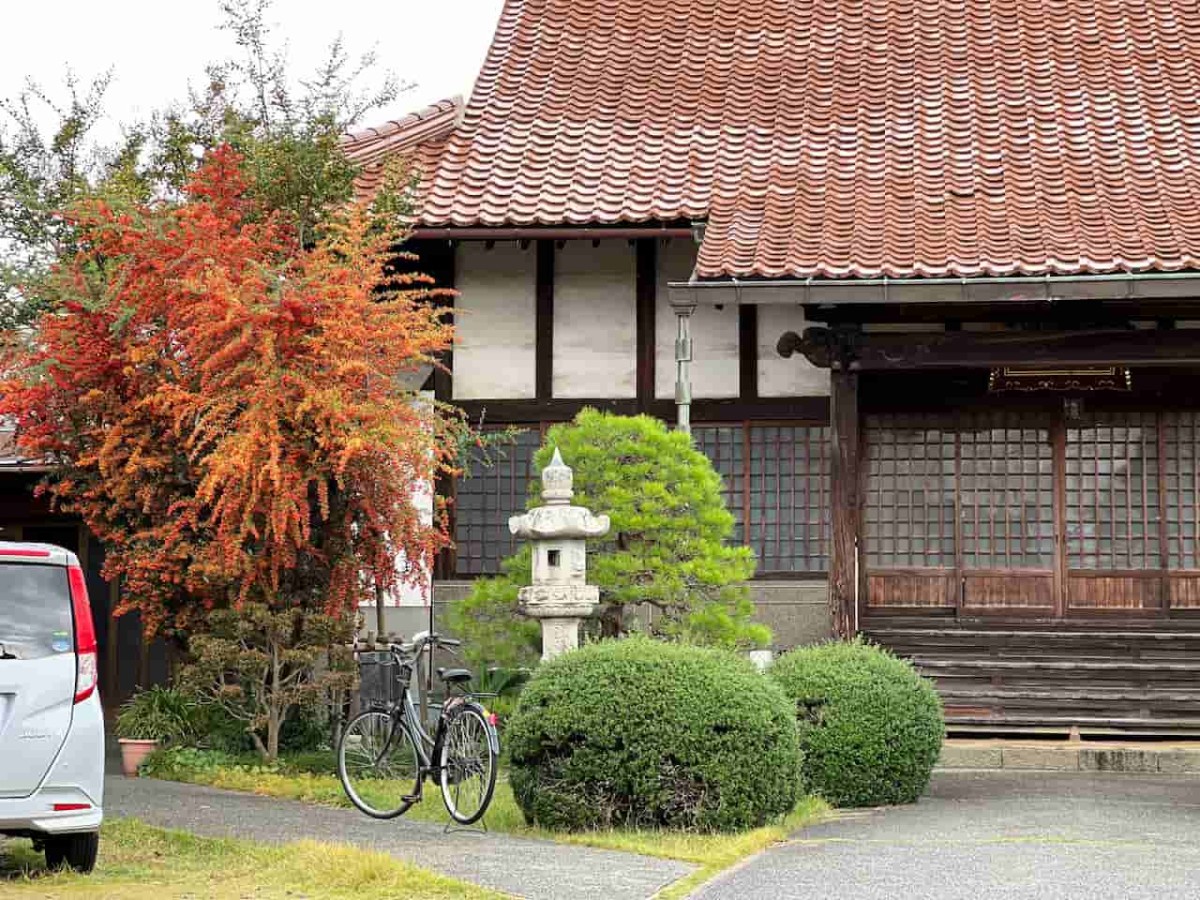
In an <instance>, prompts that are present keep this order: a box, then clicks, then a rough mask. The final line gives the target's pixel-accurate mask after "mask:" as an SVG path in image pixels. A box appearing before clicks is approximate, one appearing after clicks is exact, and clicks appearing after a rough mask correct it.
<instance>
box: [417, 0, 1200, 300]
mask: <svg viewBox="0 0 1200 900" xmlns="http://www.w3.org/2000/svg"><path fill="white" fill-rule="evenodd" d="M1198 73H1200V9H1197V8H1196V7H1195V6H1194V5H1193V4H1186V5H1181V4H1179V3H1177V2H1175V0H1145V2H1142V3H1138V4H1124V3H1118V2H1112V0H1104V2H1094V0H1063V2H1061V3H1056V4H1051V5H1046V4H1045V3H1044V2H1043V0H1008V2H1006V3H1004V4H1000V5H996V4H976V3H964V2H962V0H930V2H928V3H915V4H914V3H912V2H904V0H863V2H861V3H854V4H849V3H827V2H823V0H710V2H706V3H703V4H687V3H684V4H680V3H678V2H677V0H596V2H593V3H578V2H576V0H508V2H507V3H506V4H505V8H504V11H503V13H502V15H501V17H500V21H499V24H498V27H497V30H496V35H495V39H494V41H493V44H492V47H491V49H490V51H489V53H488V56H487V60H486V62H485V64H484V66H483V70H482V72H481V74H480V77H479V79H478V81H477V83H476V89H475V92H474V93H473V95H472V98H471V101H470V103H469V104H468V106H467V108H466V110H465V112H464V115H463V118H462V122H461V125H460V126H459V127H457V128H455V129H454V130H453V131H452V133H450V134H448V135H447V136H446V137H445V138H444V139H442V140H441V141H440V144H439V146H438V147H437V148H436V152H432V153H430V154H429V155H428V156H426V158H425V159H426V162H427V163H432V170H431V171H430V172H429V173H428V174H427V175H426V177H425V178H424V179H423V181H422V205H421V212H420V218H419V224H420V225H422V226H426V227H479V226H496V227H503V226H534V225H544V226H552V225H553V226H598V225H617V224H635V223H640V222H650V221H674V220H678V219H704V220H707V230H706V234H705V238H704V241H703V243H702V245H701V248H700V253H699V258H698V262H697V269H696V273H697V275H698V276H701V277H706V278H720V277H728V276H739V277H744V276H757V277H761V278H776V279H777V278H808V277H818V278H825V279H834V280H843V279H860V278H877V277H889V278H914V277H915V278H938V277H1020V276H1029V275H1043V274H1050V275H1055V274H1061V275H1069V274H1080V273H1122V272H1126V273H1128V272H1150V271H1160V272H1170V271H1181V270H1190V269H1196V268H1200V74H1198Z"/></svg>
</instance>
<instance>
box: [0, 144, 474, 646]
mask: <svg viewBox="0 0 1200 900" xmlns="http://www.w3.org/2000/svg"><path fill="white" fill-rule="evenodd" d="M240 164H241V159H240V158H239V157H238V155H237V154H236V153H235V152H233V151H232V150H230V149H228V148H222V149H220V150H218V151H216V152H214V153H213V154H211V156H210V158H209V159H208V160H207V161H206V163H205V164H204V165H203V166H202V168H201V169H200V171H199V172H198V174H197V176H196V178H195V179H194V181H193V183H192V185H191V187H190V189H189V191H188V196H187V200H186V202H184V203H182V204H180V205H177V206H173V207H164V208H154V209H150V208H143V209H137V210H134V211H132V212H129V211H124V212H118V211H115V210H113V209H110V208H107V207H105V206H104V205H103V204H99V203H97V204H93V205H91V206H90V207H88V208H86V209H85V210H84V211H83V212H82V213H81V214H80V225H81V226H82V227H83V228H84V229H86V234H87V237H88V247H89V249H88V250H87V251H86V252H84V253H81V254H80V255H79V256H78V257H76V258H74V259H71V260H69V261H67V262H65V263H64V264H63V265H62V266H61V267H60V269H59V271H58V273H57V276H56V285H57V290H58V291H59V292H60V293H61V295H62V296H63V297H65V298H69V299H67V300H66V302H64V304H63V305H62V309H61V310H60V312H58V313H56V314H50V315H47V316H45V317H44V318H43V319H42V320H41V322H40V323H39V327H38V332H37V340H36V343H35V344H34V345H33V346H32V347H30V346H29V345H28V344H26V345H25V346H24V348H21V349H16V350H10V351H9V353H8V358H7V359H6V360H5V371H7V372H9V373H11V375H10V377H9V378H8V379H7V380H6V382H5V383H4V384H3V385H2V386H0V389H2V391H3V394H2V396H0V415H4V416H11V417H12V418H14V419H15V420H16V422H17V428H18V440H19V443H20V446H21V448H22V450H23V451H24V452H25V453H26V454H27V455H29V456H31V457H35V458H42V457H49V458H51V459H53V460H54V461H56V462H57V463H58V464H59V471H58V472H57V474H56V477H55V478H53V479H52V480H51V481H50V482H49V484H48V488H47V489H48V490H50V491H51V492H52V493H53V496H54V498H55V500H56V502H57V503H58V504H59V505H60V507H63V508H65V509H67V510H69V511H73V512H76V513H78V514H79V515H80V516H82V518H83V519H84V521H85V522H86V523H87V524H88V525H89V526H90V527H91V528H92V529H93V531H95V532H96V534H97V535H98V536H99V537H100V538H101V540H103V541H104V542H105V543H106V544H107V545H108V546H109V547H110V551H109V556H108V559H107V563H106V573H105V574H106V575H107V576H108V577H110V578H111V577H118V576H119V577H121V578H122V579H123V581H124V591H123V594H124V597H125V598H126V600H125V604H126V608H131V607H135V608H138V609H140V610H141V611H142V612H143V615H144V616H145V617H146V619H147V622H148V624H150V625H151V626H152V627H154V626H157V625H160V624H163V623H164V622H166V623H169V624H171V625H181V626H186V624H187V622H188V621H189V620H190V619H191V617H192V616H194V615H195V614H196V613H197V612H198V611H199V610H202V609H204V608H206V607H207V608H211V607H212V606H214V605H219V606H223V605H227V604H229V603H240V602H245V601H251V600H252V601H256V602H266V603H268V604H270V605H272V606H275V607H276V608H278V607H280V606H303V607H305V608H309V609H321V610H323V611H327V612H333V613H342V612H345V611H348V610H351V609H353V608H354V607H355V605H356V604H357V603H358V602H359V601H360V600H369V599H371V598H373V597H374V586H373V582H374V580H377V581H378V582H379V583H380V584H382V585H383V586H384V587H385V588H391V587H393V586H394V584H395V582H396V580H397V578H398V577H401V576H398V575H397V570H396V565H395V560H396V554H397V553H398V552H403V553H404V554H405V556H406V558H407V559H409V560H414V561H428V560H429V559H430V558H431V556H432V554H433V553H434V552H436V550H437V549H438V548H439V547H441V546H442V545H443V544H444V543H445V542H446V540H447V535H446V533H445V529H444V519H443V517H442V516H441V515H440V514H439V515H438V516H436V517H435V521H433V522H430V521H429V519H428V516H427V515H426V516H423V515H422V513H421V510H420V504H419V503H414V498H415V496H416V495H417V494H418V493H420V491H421V490H422V487H423V486H426V485H429V484H431V483H432V480H433V479H434V478H435V477H436V476H437V475H438V473H439V472H441V471H445V470H446V469H447V468H448V467H449V466H450V465H451V464H452V463H453V455H454V451H455V448H456V447H457V446H458V444H459V442H460V440H461V437H462V433H463V430H464V425H463V423H462V422H461V420H460V419H459V418H458V417H457V416H456V415H455V414H454V413H453V412H452V411H450V410H448V409H446V408H444V407H442V406H441V405H439V404H435V403H433V402H432V401H425V400H421V399H418V398H417V396H416V395H415V394H413V393H412V392H411V391H406V390H403V389H402V388H401V387H400V383H401V381H402V380H403V379H404V378H405V376H408V377H409V380H410V381H411V380H412V376H413V374H414V373H416V372H418V371H419V370H421V369H422V367H426V366H428V365H430V364H431V363H433V362H434V360H435V358H436V355H437V354H438V353H439V352H440V351H442V350H444V349H446V348H447V347H448V346H449V345H450V341H451V325H450V324H449V323H448V322H447V321H446V320H445V319H444V318H443V314H442V313H440V312H439V311H438V310H437V309H436V308H435V306H434V304H432V303H430V302H429V297H430V291H429V289H428V287H427V286H426V285H425V280H423V279H419V278H416V277H413V276H408V277H403V278H401V277H397V276H395V275H390V274H389V265H390V264H392V262H393V260H394V259H395V253H394V249H393V248H394V246H395V243H396V240H397V238H398V237H399V235H397V234H396V233H394V232H393V231H392V230H390V229H389V228H387V227H381V226H380V223H379V222H377V221H373V220H372V218H371V217H370V216H369V215H368V213H367V212H366V211H364V210H362V209H358V208H353V209H350V210H348V211H346V213H345V214H344V215H343V216H340V217H338V218H337V220H336V221H335V222H334V223H333V224H332V225H331V226H330V227H329V228H328V230H327V232H326V233H325V235H324V236H323V237H322V238H321V239H320V240H319V241H318V242H317V243H316V244H315V245H314V246H311V247H301V246H299V244H298V242H297V240H296V238H295V235H294V234H293V233H292V232H291V231H290V230H289V229H288V228H286V227H284V226H283V225H282V224H281V223H280V221H279V220H278V219H277V218H275V217H273V216H271V215H269V214H267V213H265V212H264V211H263V210H260V209H256V208H254V206H253V205H252V204H251V202H250V201H249V200H248V199H247V197H248V194H247V190H246V182H245V180H244V176H243V174H242V172H241V170H240ZM417 568H419V567H417V566H414V567H413V569H414V570H415V569H417ZM364 573H365V574H364Z"/></svg>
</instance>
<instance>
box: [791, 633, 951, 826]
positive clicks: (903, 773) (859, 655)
mask: <svg viewBox="0 0 1200 900" xmlns="http://www.w3.org/2000/svg"><path fill="white" fill-rule="evenodd" d="M768 675H769V677H770V678H772V679H773V680H774V681H776V682H778V683H779V684H780V685H781V686H782V687H783V689H784V690H785V691H786V692H787V694H788V696H790V697H792V698H793V699H794V700H795V703H796V709H797V711H798V715H799V721H800V746H801V749H802V750H803V751H804V775H805V779H806V783H807V785H808V787H809V789H810V790H812V791H813V792H814V793H817V794H820V795H821V796H822V797H824V798H825V799H826V800H827V801H828V802H829V803H831V804H833V805H834V806H880V805H884V804H892V803H912V802H913V801H915V800H916V799H917V798H918V797H919V796H921V793H922V792H923V791H924V790H925V787H926V785H928V784H929V775H930V773H931V772H932V771H933V765H934V763H935V762H936V761H937V758H938V752H939V750H940V749H941V746H942V737H943V735H944V733H945V724H944V722H943V719H942V702H941V699H940V698H939V697H938V695H937V692H936V691H935V690H934V689H933V685H932V684H931V683H930V682H929V681H928V680H927V679H925V678H922V677H921V676H920V675H918V674H917V672H916V670H915V669H914V668H913V667H912V665H911V664H910V663H909V662H907V661H905V660H902V659H897V658H896V657H895V656H892V655H891V654H890V653H888V652H887V651H885V650H882V649H880V648H879V647H875V646H872V645H870V644H865V643H863V642H862V641H851V642H834V643H828V644H821V645H818V646H815V647H802V648H799V649H797V650H792V651H791V652H789V653H786V654H784V655H783V656H781V657H780V658H779V659H778V660H776V661H775V663H774V664H773V665H772V666H771V668H770V669H769V670H768Z"/></svg>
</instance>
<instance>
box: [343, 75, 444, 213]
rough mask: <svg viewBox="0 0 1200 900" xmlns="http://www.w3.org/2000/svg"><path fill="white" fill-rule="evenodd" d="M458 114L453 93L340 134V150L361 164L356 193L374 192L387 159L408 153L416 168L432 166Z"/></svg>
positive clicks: (423, 168) (361, 196)
mask: <svg viewBox="0 0 1200 900" xmlns="http://www.w3.org/2000/svg"><path fill="white" fill-rule="evenodd" d="M461 114H462V99H461V98H459V97H455V98H453V99H450V100H441V101H439V102H437V103H434V104H433V105H432V106H427V107H426V108H425V109H423V110H421V111H420V112H415V113H410V114H409V115H407V116H404V117H403V118H400V119H393V120H392V121H390V122H386V123H384V124H383V125H379V126H376V127H374V128H365V129H363V130H362V131H354V132H349V133H347V134H345V135H343V136H342V141H341V146H342V152H343V153H345V154H346V156H347V157H348V158H349V159H350V160H351V161H352V162H355V163H357V164H358V165H360V166H362V171H361V172H360V173H359V176H358V178H357V180H356V181H355V191H356V194H357V195H358V197H359V198H360V199H366V198H368V197H370V196H372V195H373V194H374V193H375V191H376V190H377V189H378V187H379V182H380V180H381V179H382V178H383V174H384V169H383V163H384V162H385V160H387V159H390V158H393V157H408V158H409V161H410V162H412V163H413V164H414V165H415V166H416V167H417V168H418V170H420V171H428V170H431V169H432V167H433V161H434V160H436V157H437V153H438V152H439V151H440V148H441V147H442V145H443V144H444V143H445V139H446V138H447V137H448V136H449V135H450V132H451V131H453V130H454V126H455V125H456V124H458V121H459V117H460V116H461Z"/></svg>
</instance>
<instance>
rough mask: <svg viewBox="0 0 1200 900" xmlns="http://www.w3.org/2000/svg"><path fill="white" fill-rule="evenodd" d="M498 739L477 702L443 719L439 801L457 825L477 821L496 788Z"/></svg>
mask: <svg viewBox="0 0 1200 900" xmlns="http://www.w3.org/2000/svg"><path fill="white" fill-rule="evenodd" d="M498 755H499V741H498V740H497V738H496V729H495V726H493V725H492V723H491V722H489V721H488V718H487V714H486V713H485V712H484V711H483V708H482V707H480V706H478V705H477V704H474V703H472V704H466V705H464V706H461V707H459V708H458V709H457V710H455V711H454V712H452V713H451V714H450V716H449V718H447V719H446V721H445V725H444V729H443V732H442V745H441V754H440V757H439V759H438V764H439V767H440V769H441V787H442V800H443V801H444V802H445V804H446V812H448V813H450V818H452V819H454V821H455V822H458V823H459V824H460V825H470V824H472V823H473V822H477V821H479V819H480V817H481V816H482V815H483V814H484V813H485V812H487V808H488V804H489V803H491V802H492V792H493V791H494V790H495V789H496V764H497V756H498Z"/></svg>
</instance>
